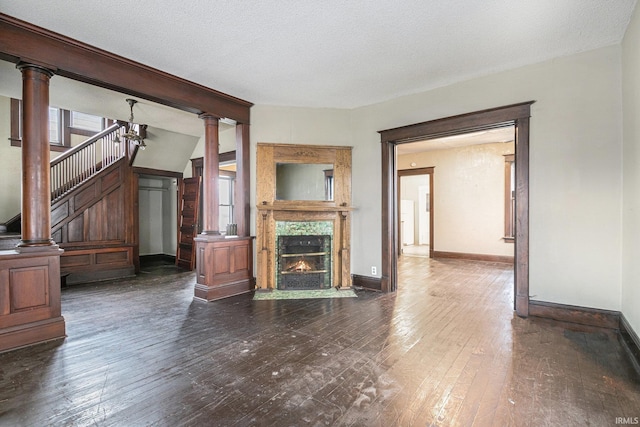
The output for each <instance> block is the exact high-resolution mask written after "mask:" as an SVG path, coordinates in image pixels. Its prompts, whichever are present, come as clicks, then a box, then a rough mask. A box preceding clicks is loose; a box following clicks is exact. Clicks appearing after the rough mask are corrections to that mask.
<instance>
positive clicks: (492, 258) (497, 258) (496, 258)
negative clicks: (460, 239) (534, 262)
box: [433, 251, 514, 264]
mask: <svg viewBox="0 0 640 427" xmlns="http://www.w3.org/2000/svg"><path fill="white" fill-rule="evenodd" d="M433 258H449V259H466V260H470V261H489V262H501V263H505V264H513V259H514V258H513V257H512V256H505V255H484V254H466V253H463V252H443V251H433Z"/></svg>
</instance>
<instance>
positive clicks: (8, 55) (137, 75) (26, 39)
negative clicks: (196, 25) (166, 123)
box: [0, 14, 253, 123]
mask: <svg viewBox="0 0 640 427" xmlns="http://www.w3.org/2000/svg"><path fill="white" fill-rule="evenodd" d="M0 59H3V60H6V61H9V62H13V63H18V62H19V61H21V60H22V61H26V60H27V59H30V61H29V62H33V63H37V64H42V65H45V64H46V66H47V68H50V69H51V70H53V71H54V72H55V73H56V74H57V75H60V76H63V77H68V78H70V79H73V80H77V81H81V82H84V83H88V84H91V85H95V86H99V87H102V88H106V89H110V90H115V91H116V92H121V93H127V94H129V95H131V96H134V97H139V98H143V99H147V100H150V101H153V102H157V103H159V104H163V105H167V106H169V107H173V108H177V109H179V110H183V111H188V112H191V113H195V114H201V113H205V112H206V113H209V114H213V115H216V116H217V117H227V118H230V119H233V120H235V121H236V122H240V123H249V108H250V107H251V106H252V105H253V104H252V103H250V102H247V101H244V100H241V99H239V98H236V97H233V96H230V95H227V94H225V93H222V92H218V91H216V90H213V89H210V88H207V87H205V86H201V85H199V84H196V83H193V82H190V81H188V80H185V79H182V78H179V77H177V76H174V75H171V74H168V73H165V72H163V71H160V70H158V69H155V68H151V67H149V66H146V65H144V64H141V63H139V62H135V61H132V60H130V59H127V58H124V57H122V56H118V55H115V54H113V53H110V52H107V51H105V50H102V49H98V48H96V47H93V46H90V45H88V44H86V43H83V42H80V41H78V40H74V39H72V38H69V37H66V36H63V35H61V34H58V33H55V32H53V31H49V30H47V29H44V28H42V27H38V26H36V25H33V24H30V23H28V22H25V21H22V20H19V19H16V18H14V17H11V16H8V15H5V14H0Z"/></svg>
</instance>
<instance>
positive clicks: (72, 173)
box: [50, 122, 126, 202]
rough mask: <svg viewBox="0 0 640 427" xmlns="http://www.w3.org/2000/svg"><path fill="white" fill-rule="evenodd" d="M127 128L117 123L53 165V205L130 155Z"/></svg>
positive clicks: (57, 159) (51, 180)
mask: <svg viewBox="0 0 640 427" xmlns="http://www.w3.org/2000/svg"><path fill="white" fill-rule="evenodd" d="M125 127H126V125H125V124H123V123H121V122H116V123H114V124H112V125H111V126H109V127H108V128H106V129H105V130H103V131H102V132H100V133H97V134H96V135H94V136H92V137H91V138H89V139H87V140H86V141H84V142H83V143H81V144H79V145H76V146H75V147H73V148H72V149H70V150H68V151H66V152H65V153H64V154H62V155H60V156H58V157H56V158H55V159H53V160H52V161H51V176H50V182H51V201H52V202H54V201H56V200H58V199H60V198H61V197H63V196H64V195H65V194H67V193H68V192H69V191H71V190H72V189H73V188H75V187H77V186H78V185H80V184H82V183H83V182H85V181H86V180H88V179H89V178H91V177H92V176H93V175H95V174H96V173H97V172H98V171H100V170H102V169H104V168H106V167H107V166H109V165H111V164H113V163H115V162H117V161H118V160H120V159H121V158H123V157H124V156H125V155H126V148H125V145H126V141H125V140H124V139H123V138H122V135H123V134H124V131H123V129H124V128H125ZM116 137H117V138H116ZM118 141H121V142H120V143H118Z"/></svg>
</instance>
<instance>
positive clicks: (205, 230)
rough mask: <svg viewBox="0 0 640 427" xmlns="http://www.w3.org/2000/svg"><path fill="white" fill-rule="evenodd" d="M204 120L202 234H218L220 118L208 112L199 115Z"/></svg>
mask: <svg viewBox="0 0 640 427" xmlns="http://www.w3.org/2000/svg"><path fill="white" fill-rule="evenodd" d="M199 117H200V118H201V119H202V120H204V170H203V176H202V193H203V194H202V196H203V201H204V205H203V210H202V234H212V235H218V234H220V231H219V230H218V222H219V221H218V218H219V216H220V206H219V205H220V201H219V200H220V199H219V196H218V192H219V186H218V180H219V178H218V175H219V174H220V161H219V157H218V156H219V151H220V142H219V135H218V118H217V117H215V116H213V115H211V114H207V113H203V114H200V116H199Z"/></svg>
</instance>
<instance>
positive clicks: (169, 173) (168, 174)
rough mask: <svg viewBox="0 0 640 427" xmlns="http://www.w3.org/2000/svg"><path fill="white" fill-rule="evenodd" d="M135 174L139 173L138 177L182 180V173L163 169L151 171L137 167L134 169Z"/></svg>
mask: <svg viewBox="0 0 640 427" xmlns="http://www.w3.org/2000/svg"><path fill="white" fill-rule="evenodd" d="M133 173H137V174H138V175H154V176H163V177H167V178H177V179H180V178H182V175H183V173H182V172H173V171H167V170H161V169H151V168H142V167H138V166H135V167H134V168H133Z"/></svg>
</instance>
